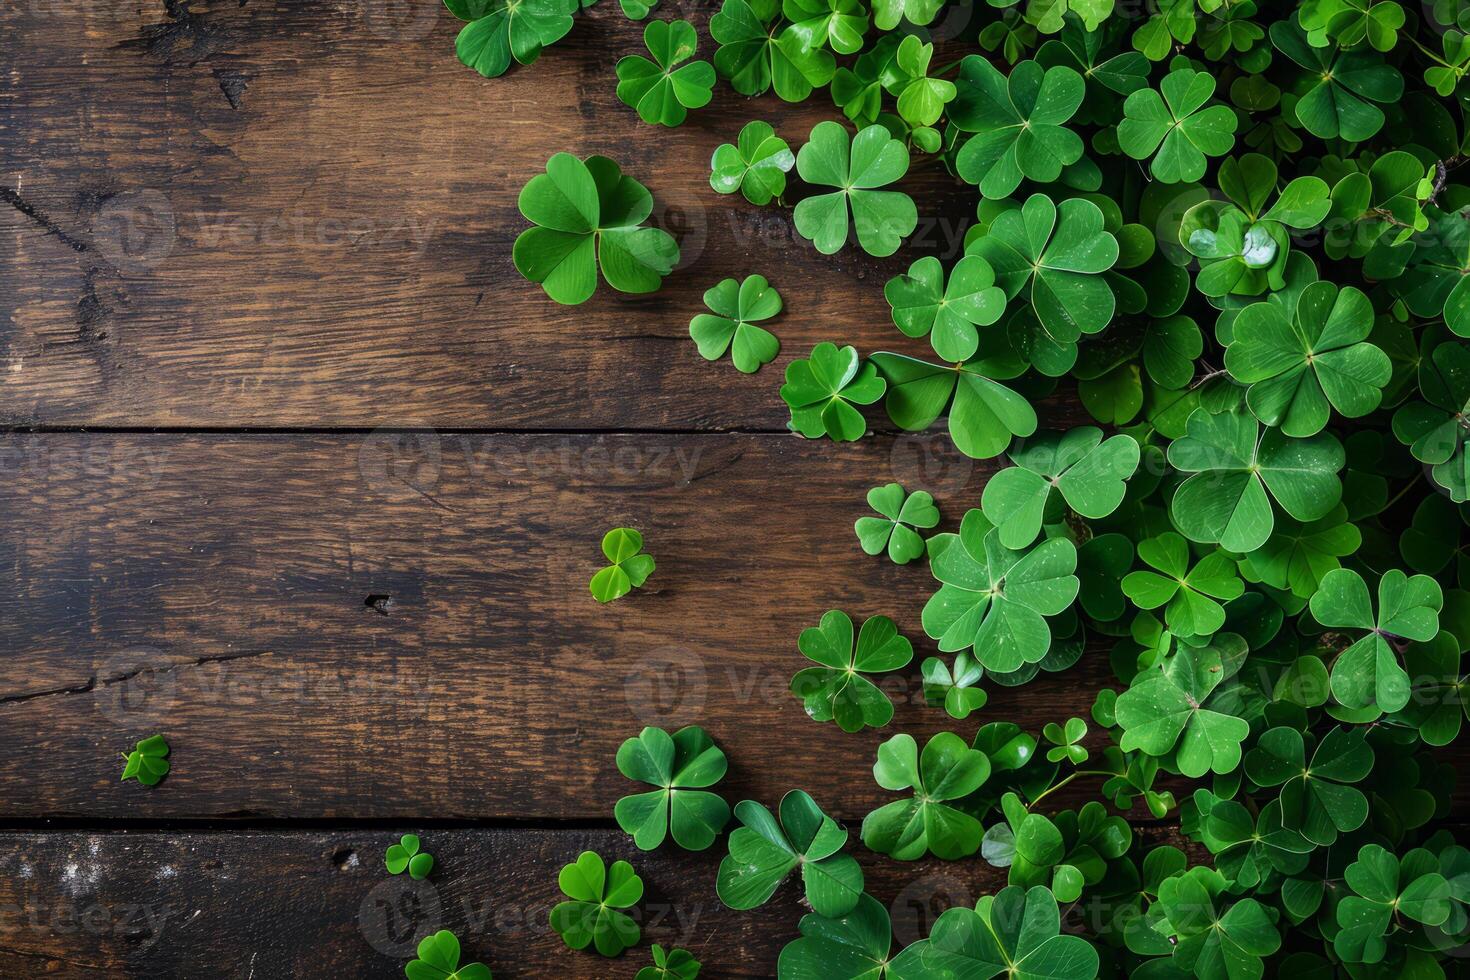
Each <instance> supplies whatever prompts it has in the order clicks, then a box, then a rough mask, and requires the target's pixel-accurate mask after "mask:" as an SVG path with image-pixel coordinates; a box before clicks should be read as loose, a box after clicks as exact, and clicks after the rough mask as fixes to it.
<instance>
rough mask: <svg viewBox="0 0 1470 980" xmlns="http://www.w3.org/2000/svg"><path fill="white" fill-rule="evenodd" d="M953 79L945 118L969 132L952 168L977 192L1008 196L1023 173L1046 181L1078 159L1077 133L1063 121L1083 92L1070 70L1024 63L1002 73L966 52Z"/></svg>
mask: <svg viewBox="0 0 1470 980" xmlns="http://www.w3.org/2000/svg"><path fill="white" fill-rule="evenodd" d="M956 85H957V87H958V94H957V95H956V96H955V100H954V104H953V105H952V106H951V107H950V110H949V118H950V121H951V122H952V123H954V125H955V126H956V127H957V128H958V129H960V130H963V131H964V132H967V133H974V134H975V135H973V136H971V137H970V138H969V139H968V140H966V142H965V144H964V145H963V146H962V147H960V151H959V153H958V154H957V155H956V156H955V172H956V173H958V174H959V175H960V177H962V178H963V179H964V180H967V181H969V182H970V183H972V184H978V185H979V187H980V193H981V195H982V196H984V197H988V198H992V199H998V198H1003V197H1006V196H1007V195H1009V194H1011V193H1012V192H1013V191H1015V189H1016V188H1017V187H1019V186H1020V185H1021V180H1022V179H1023V178H1025V179H1028V180H1033V181H1036V182H1038V183H1043V184H1045V183H1051V182H1052V181H1054V180H1056V179H1057V178H1058V177H1059V176H1061V173H1062V170H1063V169H1064V168H1066V167H1069V166H1071V165H1072V164H1074V163H1076V162H1077V161H1078V160H1080V159H1081V158H1082V138H1081V137H1080V136H1078V135H1077V134H1076V133H1074V132H1072V131H1071V130H1070V129H1067V128H1066V126H1065V125H1063V124H1064V123H1066V122H1067V120H1069V119H1071V118H1072V116H1073V115H1075V114H1076V112H1077V109H1078V107H1079V106H1081V105H1082V98H1083V96H1084V95H1085V94H1086V91H1087V86H1086V84H1085V83H1084V82H1083V81H1082V76H1081V75H1079V74H1077V73H1076V72H1075V71H1073V70H1072V69H1070V68H1067V67H1065V66H1060V65H1059V66H1057V67H1054V68H1043V67H1042V66H1041V65H1040V64H1038V63H1037V62H1035V61H1023V62H1021V63H1020V64H1019V65H1017V66H1016V67H1015V68H1013V69H1011V74H1010V77H1009V78H1007V77H1006V76H1005V75H1003V74H1001V72H1000V69H998V68H996V67H995V66H994V65H993V64H991V63H990V62H989V61H987V60H986V59H984V58H982V57H980V56H979V55H973V54H972V55H966V56H965V59H964V60H963V61H961V62H960V75H959V80H958V81H957V82H956Z"/></svg>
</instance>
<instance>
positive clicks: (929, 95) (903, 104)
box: [887, 34, 955, 127]
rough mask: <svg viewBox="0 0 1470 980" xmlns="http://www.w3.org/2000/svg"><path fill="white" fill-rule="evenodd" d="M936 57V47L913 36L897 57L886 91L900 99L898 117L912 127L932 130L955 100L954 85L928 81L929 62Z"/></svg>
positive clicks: (948, 82)
mask: <svg viewBox="0 0 1470 980" xmlns="http://www.w3.org/2000/svg"><path fill="white" fill-rule="evenodd" d="M933 57H934V45H932V44H925V43H924V42H923V41H920V40H919V39H918V38H917V37H915V36H914V35H912V34H910V35H909V36H908V37H906V38H904V39H903V41H902V42H900V44H899V45H898V49H897V51H896V52H895V53H894V58H893V65H892V70H891V72H890V73H889V74H890V75H891V78H890V79H889V81H888V84H887V88H888V90H889V91H890V92H892V93H893V94H894V95H895V96H897V97H898V102H897V105H896V108H897V109H898V114H899V116H900V117H901V118H902V119H903V120H904V121H905V122H907V123H908V124H909V125H910V126H915V127H918V126H933V125H934V124H935V123H936V122H938V121H939V117H940V116H941V115H943V114H944V107H945V106H946V105H948V104H949V103H950V101H952V100H953V99H954V97H955V84H954V82H951V81H949V80H947V79H943V78H931V77H929V62H930V60H931V59H932V58H933Z"/></svg>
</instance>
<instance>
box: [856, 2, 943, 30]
mask: <svg viewBox="0 0 1470 980" xmlns="http://www.w3.org/2000/svg"><path fill="white" fill-rule="evenodd" d="M943 7H944V0H873V26H874V27H876V28H878V30H880V31H891V30H893V29H894V28H895V27H897V26H898V22H899V20H901V19H902V20H907V21H908V22H909V23H910V24H913V25H914V26H916V27H925V26H928V25H929V24H930V23H932V22H933V20H934V16H935V14H937V13H939V11H940V9H941V8H943Z"/></svg>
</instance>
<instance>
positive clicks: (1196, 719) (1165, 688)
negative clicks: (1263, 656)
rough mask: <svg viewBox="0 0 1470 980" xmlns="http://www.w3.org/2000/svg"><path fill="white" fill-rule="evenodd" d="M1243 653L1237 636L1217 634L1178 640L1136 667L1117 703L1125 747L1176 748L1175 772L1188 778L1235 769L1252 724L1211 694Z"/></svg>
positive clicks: (1160, 751) (1162, 751)
mask: <svg viewBox="0 0 1470 980" xmlns="http://www.w3.org/2000/svg"><path fill="white" fill-rule="evenodd" d="M1245 653H1246V646H1245V641H1244V640H1242V639H1241V638H1240V637H1239V636H1237V635H1235V634H1234V633H1217V634H1216V635H1215V636H1214V637H1213V639H1211V641H1210V644H1209V645H1208V646H1205V647H1201V648H1194V647H1190V646H1184V645H1180V646H1179V647H1178V649H1177V650H1176V651H1175V652H1174V654H1173V655H1172V656H1170V657H1168V658H1167V659H1165V660H1164V661H1163V662H1162V663H1161V664H1159V665H1158V666H1157V667H1153V668H1150V669H1148V670H1142V671H1139V673H1138V675H1137V676H1136V677H1134V678H1133V683H1132V684H1131V685H1130V686H1129V688H1128V690H1127V691H1124V692H1123V693H1122V694H1121V695H1119V696H1118V702H1117V705H1116V706H1115V712H1116V717H1117V721H1118V724H1119V725H1120V726H1121V727H1122V728H1123V738H1122V739H1121V740H1120V741H1119V743H1118V744H1119V745H1120V746H1121V747H1122V749H1123V751H1124V752H1131V751H1133V750H1134V749H1140V750H1142V751H1144V752H1147V753H1148V754H1149V755H1152V756H1163V755H1166V754H1168V753H1169V752H1171V751H1174V752H1175V759H1176V761H1177V763H1178V765H1179V771H1180V772H1181V773H1183V774H1184V775H1186V776H1189V777H1190V778H1191V779H1194V778H1198V777H1200V776H1203V775H1204V774H1205V773H1207V772H1216V773H1221V774H1224V773H1228V772H1231V771H1233V770H1234V769H1235V768H1236V767H1237V766H1239V765H1240V758H1241V749H1240V743H1241V742H1243V741H1245V739H1246V737H1247V736H1248V735H1250V723H1249V722H1247V721H1246V720H1245V719H1244V718H1241V717H1239V716H1238V712H1236V711H1234V710H1220V706H1219V705H1217V704H1215V702H1213V701H1211V699H1210V695H1211V694H1212V693H1213V692H1214V691H1215V689H1216V688H1217V687H1219V686H1220V684H1221V683H1222V682H1223V681H1225V680H1226V679H1227V678H1228V677H1230V676H1231V675H1233V674H1234V673H1235V671H1236V670H1238V669H1239V667H1240V662H1241V661H1242V660H1243V659H1244V657H1245Z"/></svg>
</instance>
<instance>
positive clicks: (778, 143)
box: [709, 119, 796, 204]
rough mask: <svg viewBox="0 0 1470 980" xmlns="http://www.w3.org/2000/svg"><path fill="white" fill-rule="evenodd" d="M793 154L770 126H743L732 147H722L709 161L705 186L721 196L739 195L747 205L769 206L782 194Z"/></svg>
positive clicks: (723, 145)
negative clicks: (736, 193)
mask: <svg viewBox="0 0 1470 980" xmlns="http://www.w3.org/2000/svg"><path fill="white" fill-rule="evenodd" d="M794 166H796V154H794V153H792V152H791V147H790V146H789V145H787V143H786V141H785V140H784V139H782V138H781V137H779V136H777V135H776V131H775V130H774V129H773V128H771V124H770V123H765V122H761V121H760V120H759V119H757V120H753V121H751V122H748V123H746V124H745V125H744V126H742V127H741V129H740V135H739V136H737V137H736V138H735V142H734V143H722V144H720V145H719V146H718V147H716V148H715V152H714V156H712V157H710V161H709V167H710V175H709V185H710V186H711V187H713V188H714V189H715V190H716V191H718V192H719V193H721V194H733V193H735V192H736V191H739V192H740V193H741V194H743V195H744V196H745V199H746V200H747V201H749V202H750V203H751V204H770V203H771V201H772V200H774V199H778V198H780V196H781V195H782V194H784V193H786V174H787V173H788V172H789V171H790V170H791V168H792V167H794Z"/></svg>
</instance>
